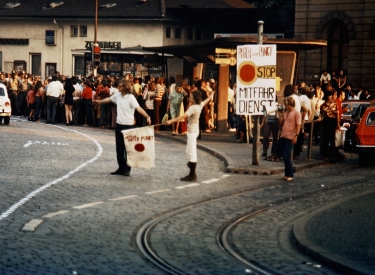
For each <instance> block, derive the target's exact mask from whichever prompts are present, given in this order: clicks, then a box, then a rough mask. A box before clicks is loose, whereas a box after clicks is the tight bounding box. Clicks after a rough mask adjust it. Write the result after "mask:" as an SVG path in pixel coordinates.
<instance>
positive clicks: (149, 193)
mask: <svg viewBox="0 0 375 275" xmlns="http://www.w3.org/2000/svg"><path fill="white" fill-rule="evenodd" d="M168 191H172V189H163V190H155V191H150V192H145V193H146V194H147V195H152V194H157V193H163V192H168Z"/></svg>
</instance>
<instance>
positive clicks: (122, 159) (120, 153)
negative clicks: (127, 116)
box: [115, 123, 134, 173]
mask: <svg viewBox="0 0 375 275" xmlns="http://www.w3.org/2000/svg"><path fill="white" fill-rule="evenodd" d="M132 128H134V125H122V124H118V123H116V130H115V135H116V154H117V163H118V169H119V170H120V171H123V172H129V173H130V170H131V167H130V166H129V165H128V163H127V159H128V157H127V154H126V147H125V141H124V135H123V134H122V133H121V131H123V130H128V129H132Z"/></svg>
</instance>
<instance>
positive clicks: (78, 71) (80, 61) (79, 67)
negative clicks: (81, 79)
mask: <svg viewBox="0 0 375 275" xmlns="http://www.w3.org/2000/svg"><path fill="white" fill-rule="evenodd" d="M74 75H85V57H84V56H74Z"/></svg>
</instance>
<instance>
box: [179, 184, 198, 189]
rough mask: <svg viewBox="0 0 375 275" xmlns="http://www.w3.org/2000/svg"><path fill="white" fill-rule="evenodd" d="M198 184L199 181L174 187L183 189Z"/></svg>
mask: <svg viewBox="0 0 375 275" xmlns="http://www.w3.org/2000/svg"><path fill="white" fill-rule="evenodd" d="M198 185H200V184H199V183H191V184H186V185H180V186H176V187H175V188H176V189H185V188H190V187H194V186H198Z"/></svg>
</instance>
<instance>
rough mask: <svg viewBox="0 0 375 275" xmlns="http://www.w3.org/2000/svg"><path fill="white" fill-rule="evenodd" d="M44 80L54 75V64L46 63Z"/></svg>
mask: <svg viewBox="0 0 375 275" xmlns="http://www.w3.org/2000/svg"><path fill="white" fill-rule="evenodd" d="M45 72H46V75H45V78H47V77H49V76H52V75H54V74H56V63H46V71H45Z"/></svg>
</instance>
